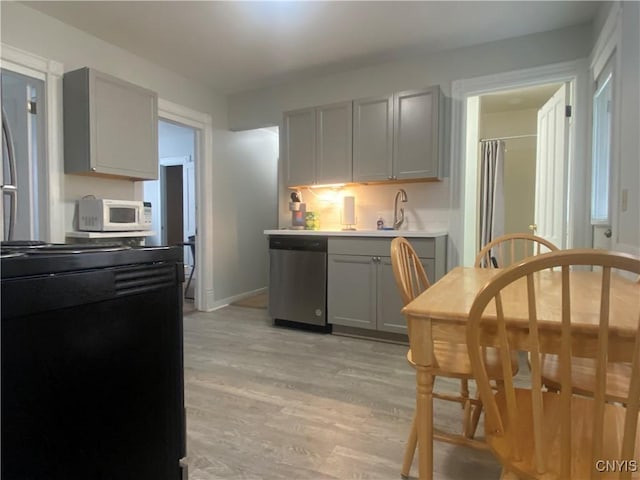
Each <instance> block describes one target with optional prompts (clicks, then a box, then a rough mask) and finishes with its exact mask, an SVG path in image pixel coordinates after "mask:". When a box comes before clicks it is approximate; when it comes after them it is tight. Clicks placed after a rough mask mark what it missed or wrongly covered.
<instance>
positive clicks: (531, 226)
mask: <svg viewBox="0 0 640 480" xmlns="http://www.w3.org/2000/svg"><path fill="white" fill-rule="evenodd" d="M537 229H538V225H536V224H535V223H532V224H531V225H529V230H531V231H532V232H533V233H536V230H537Z"/></svg>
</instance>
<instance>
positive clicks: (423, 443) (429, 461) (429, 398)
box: [416, 365, 433, 480]
mask: <svg viewBox="0 0 640 480" xmlns="http://www.w3.org/2000/svg"><path fill="white" fill-rule="evenodd" d="M416 384H417V389H416V411H417V427H418V472H419V476H420V480H431V479H432V478H433V375H432V374H431V372H430V369H429V367H427V366H423V365H416Z"/></svg>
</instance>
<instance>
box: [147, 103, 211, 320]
mask: <svg viewBox="0 0 640 480" xmlns="http://www.w3.org/2000/svg"><path fill="white" fill-rule="evenodd" d="M158 119H164V120H169V121H172V122H175V123H178V124H182V125H186V126H189V127H192V128H194V129H195V130H196V145H195V152H194V153H195V159H194V163H195V169H196V225H197V228H198V235H196V265H198V267H197V268H196V270H195V274H194V277H195V279H196V287H195V291H194V296H195V300H194V303H195V307H196V309H198V310H201V311H207V312H209V311H211V310H213V309H214V308H215V301H214V296H213V269H214V265H213V245H212V243H211V241H210V239H212V238H213V220H212V219H213V190H212V189H211V188H210V186H211V179H212V178H213V122H212V118H211V115H210V114H206V113H202V112H198V111H196V110H192V109H190V108H187V107H183V106H182V105H178V104H176V103H173V102H170V101H168V100H164V99H162V98H159V99H158ZM138 183H140V184H141V183H142V182H138ZM140 190H142V185H140ZM139 194H140V195H142V192H139ZM139 198H142V197H139ZM204 239H208V240H209V241H204Z"/></svg>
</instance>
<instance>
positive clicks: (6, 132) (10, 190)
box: [1, 108, 18, 240]
mask: <svg viewBox="0 0 640 480" xmlns="http://www.w3.org/2000/svg"><path fill="white" fill-rule="evenodd" d="M2 143H3V145H2V151H3V154H4V146H5V145H6V147H7V161H8V162H9V165H8V166H9V177H10V178H9V180H10V181H9V183H6V184H4V185H2V187H1V188H2V194H3V195H7V196H8V197H9V198H10V199H11V210H10V211H9V228H8V232H7V240H13V231H14V230H15V227H16V218H17V216H18V198H17V197H18V179H17V178H16V157H15V154H14V152H15V150H14V148H13V137H12V136H11V129H10V128H9V123H8V121H7V113H6V112H5V110H4V108H2ZM3 180H4V179H3Z"/></svg>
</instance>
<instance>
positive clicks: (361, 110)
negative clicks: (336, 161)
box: [353, 86, 446, 182]
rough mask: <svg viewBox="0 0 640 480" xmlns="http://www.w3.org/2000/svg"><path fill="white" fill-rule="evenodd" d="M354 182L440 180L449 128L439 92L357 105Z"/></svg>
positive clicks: (369, 100)
mask: <svg viewBox="0 0 640 480" xmlns="http://www.w3.org/2000/svg"><path fill="white" fill-rule="evenodd" d="M353 105H354V106H353V180H354V181H355V182H374V181H384V180H409V179H430V178H441V177H442V176H443V172H442V161H443V157H444V155H443V153H444V152H443V151H442V148H443V147H444V144H445V142H444V135H445V127H446V115H445V112H446V111H445V102H444V97H443V95H442V92H441V91H440V87H437V86H436V87H431V88H427V89H424V90H415V91H409V92H401V93H396V94H394V95H387V96H382V97H372V98H365V99H361V100H356V101H354V104H353Z"/></svg>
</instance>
